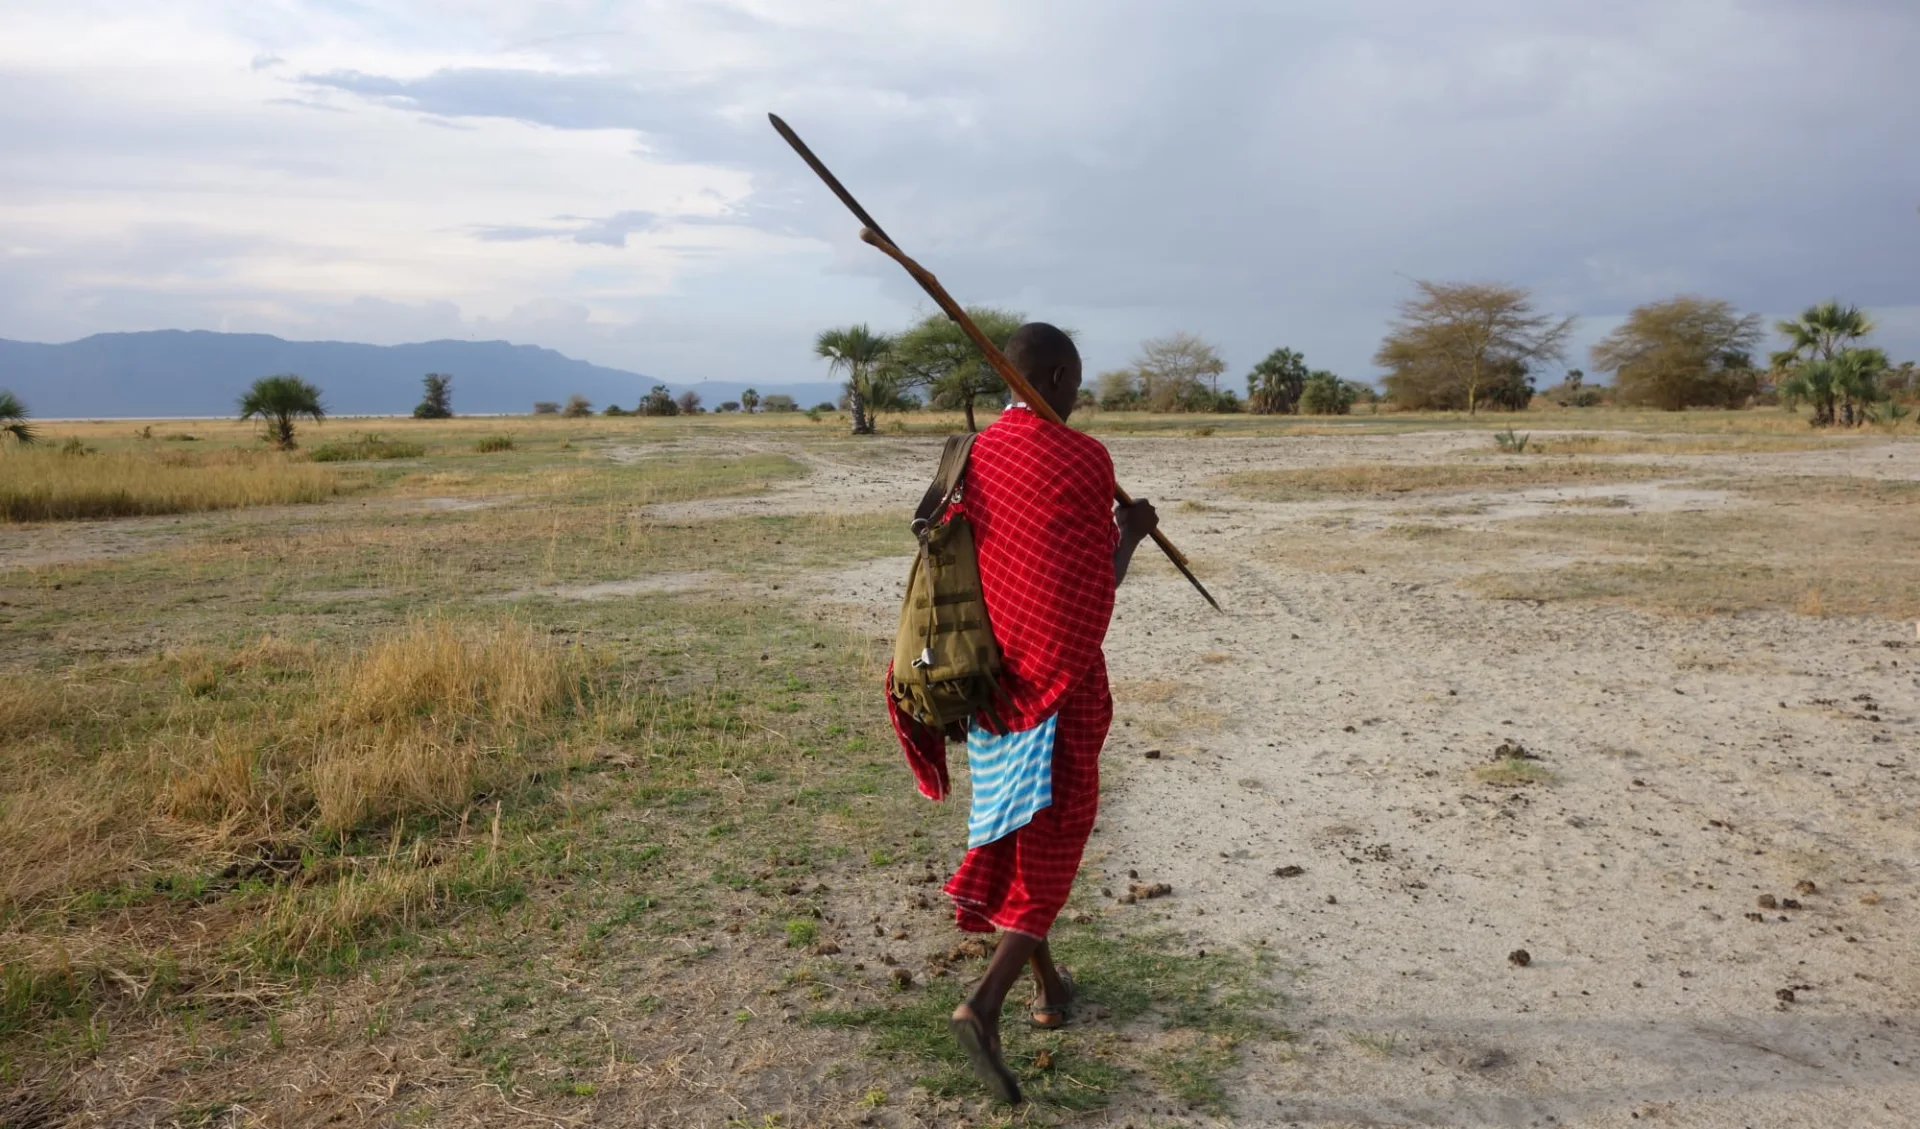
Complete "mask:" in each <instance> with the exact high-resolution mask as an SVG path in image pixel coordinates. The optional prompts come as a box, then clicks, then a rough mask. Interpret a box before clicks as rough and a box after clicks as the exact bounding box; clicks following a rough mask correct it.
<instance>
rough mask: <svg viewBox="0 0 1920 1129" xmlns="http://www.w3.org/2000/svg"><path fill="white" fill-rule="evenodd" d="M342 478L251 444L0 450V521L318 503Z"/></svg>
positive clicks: (337, 488) (338, 486)
mask: <svg viewBox="0 0 1920 1129" xmlns="http://www.w3.org/2000/svg"><path fill="white" fill-rule="evenodd" d="M342 483H343V480H342V478H341V477H340V475H339V473H338V472H337V471H335V470H333V469H332V468H330V467H324V466H316V465H314V464H312V463H306V462H300V461H297V460H296V459H295V458H293V457H291V456H287V455H281V454H276V453H271V452H258V451H239V450H228V451H214V452H208V453H206V454H204V455H203V454H199V453H197V452H196V453H191V454H189V453H184V452H156V453H146V452H115V453H106V454H85V455H74V454H66V453H63V452H61V451H58V450H55V449H51V448H46V447H31V448H21V447H17V446H16V447H10V448H8V449H6V450H5V451H4V452H0V521H8V522H21V521H68V520H74V519H82V518H105V517H131V516H137V515H142V514H172V513H187V512H191V511H196V510H224V509H236V508H239V507H241V506H265V505H283V504H289V503H297V502H320V501H324V500H326V499H327V498H330V497H332V496H333V495H335V494H337V493H339V492H340V491H341V489H342Z"/></svg>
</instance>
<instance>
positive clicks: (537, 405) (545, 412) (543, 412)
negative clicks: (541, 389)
mask: <svg viewBox="0 0 1920 1129" xmlns="http://www.w3.org/2000/svg"><path fill="white" fill-rule="evenodd" d="M533 414H534V415H537V416H557V415H559V414H560V405H558V404H556V403H554V402H553V401H552V400H535V401H534V402H533Z"/></svg>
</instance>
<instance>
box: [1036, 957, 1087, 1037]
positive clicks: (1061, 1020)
mask: <svg viewBox="0 0 1920 1129" xmlns="http://www.w3.org/2000/svg"><path fill="white" fill-rule="evenodd" d="M1059 971H1060V985H1061V987H1063V988H1065V989H1066V990H1067V998H1066V999H1064V1000H1061V1001H1060V1002H1058V1003H1044V1004H1043V1003H1040V1002H1039V1000H1040V994H1039V991H1038V990H1037V989H1036V990H1035V992H1034V1002H1033V1003H1032V1004H1031V1005H1029V1006H1028V1008H1027V1019H1028V1020H1030V1021H1031V1022H1032V1023H1033V1025H1034V1026H1035V1027H1038V1028H1039V1029H1040V1030H1042V1031H1057V1030H1059V1029H1060V1028H1062V1027H1065V1026H1066V1025H1067V1020H1068V1019H1069V1018H1071V1017H1072V1008H1073V1001H1074V997H1075V996H1077V995H1078V994H1079V993H1077V992H1075V991H1074V989H1073V973H1071V972H1068V971H1067V970H1066V969H1065V968H1062V969H1060V970H1059Z"/></svg>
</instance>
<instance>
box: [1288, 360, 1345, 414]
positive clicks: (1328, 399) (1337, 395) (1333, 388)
mask: <svg viewBox="0 0 1920 1129" xmlns="http://www.w3.org/2000/svg"><path fill="white" fill-rule="evenodd" d="M1355 398H1356V393H1355V391H1354V388H1353V386H1352V385H1351V384H1349V383H1347V382H1346V381H1344V380H1341V379H1340V378H1339V377H1337V376H1335V375H1333V374H1332V373H1330V372H1327V371H1326V370H1325V369H1321V370H1319V371H1317V372H1315V373H1313V375H1311V376H1309V377H1307V381H1306V383H1305V384H1304V385H1302V386H1301V389H1300V412H1301V414H1303V415H1310V416H1343V415H1346V414H1348V413H1349V412H1351V411H1353V401H1354V399H1355Z"/></svg>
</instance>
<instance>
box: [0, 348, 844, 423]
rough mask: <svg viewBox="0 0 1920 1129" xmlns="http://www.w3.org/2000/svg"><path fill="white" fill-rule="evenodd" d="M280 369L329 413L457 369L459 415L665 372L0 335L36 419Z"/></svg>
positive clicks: (202, 406)
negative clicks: (315, 393) (316, 392)
mask: <svg viewBox="0 0 1920 1129" xmlns="http://www.w3.org/2000/svg"><path fill="white" fill-rule="evenodd" d="M285 372H290V373H297V374H298V375H300V376H302V377H304V378H306V379H307V380H308V381H310V382H312V383H313V384H315V385H317V386H318V387H319V388H320V392H321V399H322V402H323V403H324V404H325V405H326V407H327V410H328V411H329V412H330V413H332V414H334V415H404V414H406V413H408V412H411V411H412V410H413V406H414V405H415V404H417V403H419V402H420V378H421V377H422V376H424V375H426V374H427V373H430V372H441V373H450V374H452V376H453V408H454V411H455V412H456V413H460V414H467V413H472V414H495V413H515V412H530V411H532V410H533V405H534V402H535V401H537V400H553V401H564V400H565V399H566V398H567V397H568V396H570V395H572V394H574V393H576V392H577V393H579V394H580V395H582V396H585V397H586V398H587V399H589V400H591V401H592V402H593V404H594V406H595V407H596V408H600V407H604V406H605V405H607V404H619V405H620V406H622V407H624V408H632V407H633V406H634V405H636V404H637V403H639V400H640V397H642V396H644V395H646V393H647V390H648V389H650V388H652V387H653V386H654V385H655V384H658V383H661V382H660V381H657V380H654V379H653V378H652V377H649V376H645V375H643V374H641V373H637V372H627V371H625V370H623V369H614V368H605V367H603V366H600V365H594V364H588V363H587V362H586V361H578V360H574V359H573V358H572V357H568V356H564V355H562V354H560V353H556V352H554V351H553V350H552V349H542V348H540V347H538V346H535V345H514V344H511V343H509V342H506V341H423V342H421V343H419V344H417V345H359V344H354V343H352V342H347V341H286V340H282V339H281V338H278V337H271V336H268V335H266V334H261V333H213V332H209V331H206V330H177V329H167V330H157V331H154V332H150V333H99V334H95V335H94V336H92V337H86V338H82V339H81V340H79V341H71V342H68V343H66V344H64V345H41V344H36V343H33V342H28V341H7V340H4V339H0V388H5V389H9V390H11V391H12V392H14V393H15V394H16V395H18V396H19V397H20V398H21V399H22V400H23V401H25V402H26V404H27V407H28V408H29V409H30V410H31V411H32V412H33V414H34V415H35V416H39V417H42V418H86V419H93V418H104V417H136V418H137V417H161V416H224V415H231V414H232V413H233V411H234V404H235V402H236V401H237V400H238V399H239V398H240V394H241V393H242V392H243V391H245V390H246V388H247V386H248V385H249V384H252V383H253V382H254V381H255V380H257V379H259V378H260V377H263V376H271V375H273V374H275V373H285ZM669 387H671V388H672V389H673V391H674V392H675V393H679V392H682V391H686V390H689V389H691V390H692V391H694V392H698V393H699V394H700V398H701V400H702V401H703V402H705V404H706V405H707V406H708V407H713V406H715V405H718V404H719V403H721V402H722V401H725V400H738V399H739V398H740V393H741V391H742V390H744V389H745V388H747V387H748V385H747V384H745V383H741V382H733V381H702V382H700V383H698V384H682V385H669ZM754 387H757V388H758V389H759V391H760V393H761V394H762V395H768V394H771V393H785V394H786V395H789V396H792V397H793V398H794V400H795V401H797V402H798V403H799V404H800V405H801V406H802V407H807V406H811V405H813V404H817V403H820V402H821V401H823V400H833V399H836V398H837V397H838V395H839V388H838V386H837V385H835V384H829V383H813V384H784V385H774V384H762V385H755V386H754Z"/></svg>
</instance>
